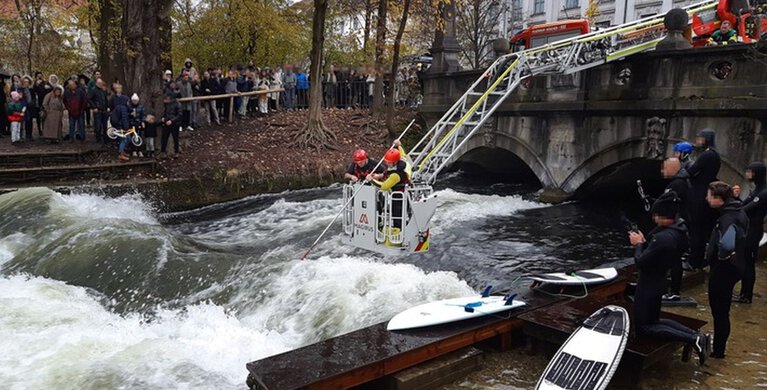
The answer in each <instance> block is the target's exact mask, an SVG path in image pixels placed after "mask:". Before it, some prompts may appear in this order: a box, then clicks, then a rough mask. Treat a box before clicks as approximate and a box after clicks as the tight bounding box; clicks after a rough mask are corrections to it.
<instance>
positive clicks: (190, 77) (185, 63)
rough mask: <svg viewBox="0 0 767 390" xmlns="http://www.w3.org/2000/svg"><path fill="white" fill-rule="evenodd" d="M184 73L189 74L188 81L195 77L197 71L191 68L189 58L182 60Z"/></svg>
mask: <svg viewBox="0 0 767 390" xmlns="http://www.w3.org/2000/svg"><path fill="white" fill-rule="evenodd" d="M187 65H188V66H187ZM184 71H186V72H188V73H189V79H190V80H191V79H193V78H194V76H195V75H197V69H195V68H194V66H192V59H191V58H187V59H185V60H184Z"/></svg>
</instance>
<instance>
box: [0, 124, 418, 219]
mask: <svg viewBox="0 0 767 390" xmlns="http://www.w3.org/2000/svg"><path fill="white" fill-rule="evenodd" d="M416 114H417V111H415V110H406V109H398V112H397V118H398V119H397V126H398V127H399V128H401V129H404V127H405V126H406V125H407V123H408V122H409V121H410V120H411V119H412V118H413V117H415V116H416ZM305 119H306V113H304V112H289V113H276V114H273V115H270V116H267V117H262V118H246V119H242V120H238V121H236V122H233V123H224V124H222V125H221V126H210V127H206V128H202V129H199V130H196V131H186V132H182V133H181V153H180V155H179V158H177V159H164V160H157V164H156V165H154V166H153V167H152V169H151V170H149V169H145V170H130V171H125V170H124V171H119V172H112V173H111V174H109V175H105V174H103V173H90V174H88V175H89V176H87V177H84V175H83V173H82V172H79V171H78V173H77V175H75V174H74V173H71V174H70V173H69V171H67V170H62V171H61V172H62V173H60V174H56V175H54V176H55V177H54V178H45V179H42V180H36V181H30V182H23V181H21V180H18V181H14V182H10V181H8V182H7V183H3V189H2V191H3V192H8V191H11V190H13V189H15V188H21V187H29V186H43V187H49V188H52V189H55V190H56V191H60V192H96V193H102V194H106V195H110V196H119V195H122V194H125V193H135V192H138V193H140V194H142V195H143V196H144V197H145V198H146V199H147V200H148V201H149V202H151V203H152V204H154V205H156V206H158V209H159V210H162V211H179V210H188V209H193V208H197V207H202V206H206V205H210V204H214V203H219V202H226V201H231V200H235V199H239V198H242V197H246V196H250V195H256V194H262V193H274V192H282V191H286V190H297V189H305V188H312V187H320V186H327V185H329V184H332V183H334V182H338V181H340V180H341V178H342V177H343V172H344V169H345V168H346V166H347V164H349V162H350V161H351V159H350V156H351V154H352V152H353V151H354V150H355V149H359V148H362V149H365V150H367V151H368V153H369V154H370V155H371V156H381V155H382V154H383V153H384V151H385V149H386V143H387V142H386V133H385V131H384V127H383V125H382V124H380V123H376V122H375V121H372V120H371V115H370V112H369V111H368V110H339V109H332V110H326V111H324V113H323V120H324V122H325V125H326V126H327V127H328V128H329V129H331V130H332V131H333V132H334V133H335V134H336V137H337V143H336V147H335V148H334V149H333V150H316V149H302V148H300V147H297V146H295V145H294V144H293V142H292V134H293V133H294V132H296V131H299V130H300V129H301V128H302V127H303V125H304V123H305ZM34 153H72V154H73V155H74V154H75V153H79V154H83V153H87V155H88V156H89V157H88V159H87V161H85V162H80V161H78V163H79V164H91V165H86V166H87V167H90V168H92V169H95V170H96V171H98V168H99V167H101V166H104V167H107V166H109V164H112V165H113V164H114V163H115V162H116V152H114V151H113V150H110V149H107V148H100V147H96V146H94V145H92V144H90V143H88V142H86V143H85V144H80V143H77V142H75V143H72V144H70V143H64V144H60V145H50V144H46V143H43V142H42V141H39V140H38V141H35V142H31V143H27V144H24V145H21V146H13V147H11V146H7V147H5V146H0V154H3V155H18V154H34ZM136 161H153V160H151V159H148V158H138V157H135V158H132V160H131V162H136ZM1 169H9V168H8V167H0V170H1ZM110 169H112V170H113V171H114V169H113V167H110Z"/></svg>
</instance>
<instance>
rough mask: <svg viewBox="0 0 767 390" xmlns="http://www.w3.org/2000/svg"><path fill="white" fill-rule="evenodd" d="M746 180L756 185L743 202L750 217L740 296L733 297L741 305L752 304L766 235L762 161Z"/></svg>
mask: <svg viewBox="0 0 767 390" xmlns="http://www.w3.org/2000/svg"><path fill="white" fill-rule="evenodd" d="M746 179H748V181H750V182H752V183H754V187H753V188H752V189H751V193H749V195H748V198H746V200H744V201H743V212H745V213H746V216H748V233H747V234H746V253H745V256H744V270H743V280H742V281H741V285H740V294H738V295H736V296H734V297H733V300H734V301H735V302H739V303H751V300H752V299H753V295H754V283H755V282H756V255H757V252H758V251H759V241H760V240H761V239H762V235H763V234H764V217H765V216H767V166H765V165H764V163H763V162H761V161H757V162H752V163H751V164H749V165H748V167H747V168H746Z"/></svg>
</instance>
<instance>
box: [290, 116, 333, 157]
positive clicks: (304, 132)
mask: <svg viewBox="0 0 767 390" xmlns="http://www.w3.org/2000/svg"><path fill="white" fill-rule="evenodd" d="M291 138H292V139H293V140H294V141H293V145H295V146H297V147H299V148H302V149H316V150H322V149H330V150H337V149H338V147H337V145H336V141H337V137H336V134H335V132H333V131H332V130H330V129H328V128H327V127H326V126H325V124H324V123H322V120H319V121H313V120H310V121H309V123H307V124H306V126H305V127H304V128H303V129H301V130H299V131H294V132H293V135H292V137H291Z"/></svg>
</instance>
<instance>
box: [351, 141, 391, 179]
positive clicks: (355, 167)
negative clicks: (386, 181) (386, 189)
mask: <svg viewBox="0 0 767 390" xmlns="http://www.w3.org/2000/svg"><path fill="white" fill-rule="evenodd" d="M353 157H354V162H353V163H351V164H350V165H349V168H347V169H346V173H345V174H344V177H345V178H346V179H349V180H351V181H355V182H356V181H360V180H365V177H366V176H367V175H369V174H371V173H383V172H384V169H383V166H380V165H379V166H378V169H376V162H375V161H373V160H371V159H369V158H368V154H367V153H366V152H365V151H364V150H362V149H357V150H355V151H354V156H353Z"/></svg>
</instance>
